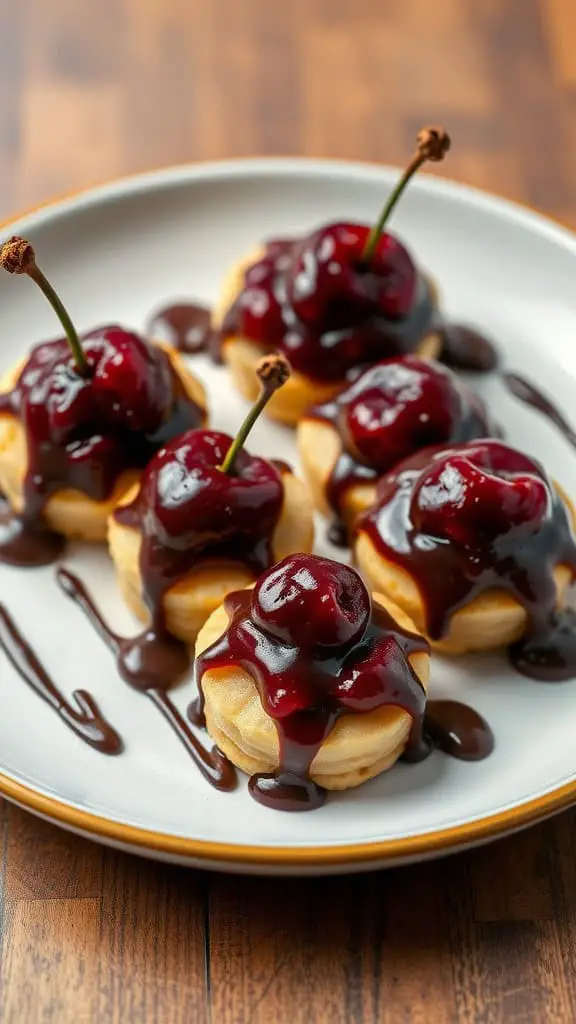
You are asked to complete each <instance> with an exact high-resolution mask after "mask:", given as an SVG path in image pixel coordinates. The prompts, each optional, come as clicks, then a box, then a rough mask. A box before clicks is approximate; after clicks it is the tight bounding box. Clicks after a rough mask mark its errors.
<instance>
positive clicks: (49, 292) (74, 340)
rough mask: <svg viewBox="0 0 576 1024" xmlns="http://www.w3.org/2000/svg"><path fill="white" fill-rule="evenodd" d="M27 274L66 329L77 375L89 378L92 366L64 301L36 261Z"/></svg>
mask: <svg viewBox="0 0 576 1024" xmlns="http://www.w3.org/2000/svg"><path fill="white" fill-rule="evenodd" d="M25 273H26V274H28V277H31V278H32V280H33V281H35V282H36V284H37V285H38V287H39V288H40V290H41V292H42V293H43V294H44V295H45V296H46V298H47V299H48V302H49V303H50V305H51V306H52V309H53V310H54V312H55V313H56V316H57V317H58V319H59V320H60V323H61V324H62V327H63V328H64V333H65V335H66V338H67V339H68V344H69V345H70V349H71V351H72V355H73V356H74V362H75V364H76V371H77V373H78V374H79V375H80V376H81V377H88V376H89V374H90V364H89V362H88V360H87V359H86V356H85V354H84V349H83V348H82V345H81V344H80V338H79V337H78V333H77V331H76V328H75V327H74V324H73V323H72V320H71V319H70V316H69V314H68V311H67V309H66V307H65V306H64V304H63V302H62V300H61V299H60V297H59V295H58V294H57V293H56V292H55V290H54V288H53V287H52V285H51V284H50V282H49V281H48V279H47V278H46V277H44V274H43V273H42V271H41V270H40V267H39V266H38V265H37V263H36V262H35V261H34V260H33V261H32V262H30V263H29V264H28V266H27V267H26V270H25Z"/></svg>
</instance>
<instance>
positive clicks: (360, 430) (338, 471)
mask: <svg viewBox="0 0 576 1024" xmlns="http://www.w3.org/2000/svg"><path fill="white" fill-rule="evenodd" d="M307 417H308V418H311V419H317V420H323V421H325V422H327V423H330V424H331V425H332V426H333V427H334V428H335V429H336V430H337V431H338V433H339V435H340V438H341V441H342V451H341V453H340V455H339V457H338V459H337V461H336V464H335V466H334V468H333V470H332V472H331V474H330V476H329V478H328V481H327V483H326V488H325V490H326V497H327V499H328V502H329V504H330V506H331V508H332V510H333V512H334V518H335V529H334V528H333V529H332V530H331V537H332V539H333V540H334V539H337V538H338V537H339V536H341V537H342V538H343V541H344V543H346V530H345V529H343V528H342V522H341V511H342V500H343V498H344V496H345V495H346V493H347V492H348V491H349V490H350V488H352V487H354V486H357V485H358V484H365V483H368V482H370V481H374V480H377V479H378V477H380V476H382V475H383V474H384V473H386V472H388V471H389V470H390V469H391V468H392V467H393V466H395V465H397V464H398V463H399V462H401V461H402V460H403V459H406V458H408V457H409V456H410V455H412V454H413V453H414V452H416V451H418V450H419V449H421V448H425V447H427V446H429V445H437V444H447V443H451V444H459V443H461V442H462V441H470V440H472V439H473V438H476V437H489V436H493V435H495V434H497V433H498V430H497V428H496V427H495V425H494V424H493V423H492V422H491V420H490V417H489V415H488V412H487V410H486V407H485V405H484V403H483V402H482V401H481V399H480V398H478V396H477V395H475V394H474V393H473V392H472V391H471V390H470V389H469V388H468V387H467V386H466V385H465V384H463V383H462V382H461V381H460V380H458V378H457V377H456V376H455V375H454V374H453V373H451V372H450V371H449V370H447V369H445V368H444V367H442V366H440V365H439V364H438V363H432V362H430V361H427V360H423V359H418V358H417V357H416V356H400V357H396V358H392V359H384V360H382V362H380V363H376V365H375V366H372V367H370V369H369V370H366V371H365V373H363V374H362V375H361V376H360V377H358V378H357V380H355V381H354V383H353V384H351V385H350V387H349V388H347V389H346V390H345V391H342V392H340V394H339V395H338V396H337V397H336V398H334V399H333V400H332V401H330V402H326V403H325V404H323V405H318V406H316V407H315V408H314V409H312V410H311V411H310V412H309V413H308V414H307Z"/></svg>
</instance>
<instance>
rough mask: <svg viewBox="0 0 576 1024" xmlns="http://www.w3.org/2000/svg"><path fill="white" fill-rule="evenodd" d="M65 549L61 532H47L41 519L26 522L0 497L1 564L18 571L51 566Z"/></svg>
mask: <svg viewBox="0 0 576 1024" xmlns="http://www.w3.org/2000/svg"><path fill="white" fill-rule="evenodd" d="M65 546H66V541H65V538H64V537H63V536H62V535H61V534H60V533H54V532H53V530H49V529H48V528H47V527H46V526H45V525H44V523H43V522H42V521H41V520H40V521H38V522H37V523H28V522H27V521H26V520H25V519H23V518H22V517H21V516H18V515H16V513H15V512H12V510H11V509H10V507H9V505H8V502H7V501H6V500H5V499H4V498H2V496H0V562H4V563H5V564H6V565H15V566H18V567H19V568H21V569H24V568H35V567H37V566H40V565H51V564H52V562H55V561H57V559H58V558H59V557H60V555H61V554H62V552H63V550H64V548H65Z"/></svg>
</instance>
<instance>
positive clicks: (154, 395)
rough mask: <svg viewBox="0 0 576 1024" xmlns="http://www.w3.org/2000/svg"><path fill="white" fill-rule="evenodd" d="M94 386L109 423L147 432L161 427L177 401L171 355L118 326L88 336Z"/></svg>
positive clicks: (96, 398) (86, 349) (99, 405)
mask: <svg viewBox="0 0 576 1024" xmlns="http://www.w3.org/2000/svg"><path fill="white" fill-rule="evenodd" d="M82 343H83V348H84V352H85V353H86V357H87V359H88V363H89V364H90V366H91V368H92V377H91V385H92V389H93V392H94V396H95V400H96V402H97V405H98V408H99V409H100V412H101V414H102V416H103V417H104V418H105V420H106V422H108V423H110V424H112V425H114V426H122V427H125V428H126V429H128V430H135V431H139V432H142V433H145V434H152V433H154V432H155V431H156V430H158V428H159V426H160V424H161V423H162V421H163V420H164V419H165V418H167V416H168V414H169V412H170V407H171V404H172V401H173V390H172V377H171V372H170V362H169V359H168V356H167V355H166V353H165V352H163V351H162V349H160V348H158V347H157V346H156V345H151V344H150V343H149V342H147V341H146V340H145V339H144V338H142V337H140V336H139V335H138V334H135V333H133V332H132V331H125V330H123V329H122V328H121V327H118V326H110V327H102V328H100V329H99V330H95V331H91V332H90V334H87V335H84V337H83V340H82Z"/></svg>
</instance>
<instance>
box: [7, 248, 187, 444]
mask: <svg viewBox="0 0 576 1024" xmlns="http://www.w3.org/2000/svg"><path fill="white" fill-rule="evenodd" d="M0 266H2V267H3V268H4V269H5V270H7V271H8V272H9V273H11V274H27V275H28V277H30V278H31V279H32V280H33V281H34V282H35V283H36V284H37V285H38V287H39V288H40V290H41V291H42V293H43V294H44V295H45V296H46V298H47V299H48V301H49V303H50V305H51V306H52V308H53V310H54V312H55V313H56V315H57V316H58V318H59V320H60V322H61V324H62V327H63V329H64V332H65V335H66V339H65V342H64V341H63V342H62V343H59V342H53V343H51V344H48V345H45V346H39V348H38V349H36V350H35V353H34V358H33V359H31V360H29V362H28V364H27V368H26V370H25V371H24V374H23V383H24V385H25V387H26V388H27V390H28V392H29V393H30V397H31V401H32V403H35V402H37V400H38V392H39V390H42V392H43V398H44V400H45V402H46V406H47V413H48V420H49V424H50V427H51V430H52V432H53V434H52V436H53V439H54V440H55V441H57V442H59V443H65V441H66V440H67V439H68V438H70V437H73V436H74V435H75V433H76V432H77V431H78V430H79V429H80V428H82V427H86V426H89V425H91V424H104V425H108V426H112V427H123V428H124V429H126V430H133V431H137V432H140V433H146V434H154V433H155V432H156V431H157V430H158V429H159V427H160V426H161V424H162V422H163V421H164V420H166V419H168V417H169V414H170V411H171V407H172V404H173V400H174V395H173V389H172V374H171V368H170V364H169V360H168V357H167V355H166V353H165V352H163V351H162V350H161V349H158V348H156V346H154V345H150V344H149V343H148V342H147V341H145V340H144V339H143V338H140V337H139V336H138V335H137V334H133V333H131V332H128V331H124V330H122V328H120V327H117V326H110V327H102V328H99V329H98V330H95V331H91V332H90V333H89V334H86V335H85V336H84V338H83V341H82V342H81V341H80V339H79V337H78V334H77V332H76V328H75V327H74V324H73V323H72V320H71V319H70V316H69V314H68V312H67V310H66V308H65V307H64V305H63V303H62V301H61V300H60V298H59V296H58V295H57V293H56V292H55V290H54V288H53V287H52V285H51V284H50V283H49V281H48V280H47V278H46V277H45V276H44V274H43V273H42V271H41V270H40V268H39V267H38V264H37V263H36V254H35V252H34V249H33V247H32V246H31V245H30V243H29V242H27V241H26V239H24V238H20V237H19V236H14V237H13V238H11V239H9V240H8V241H7V242H5V243H4V245H3V246H2V247H1V249H0ZM32 364H34V365H32Z"/></svg>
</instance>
